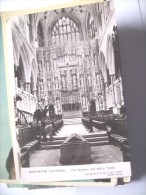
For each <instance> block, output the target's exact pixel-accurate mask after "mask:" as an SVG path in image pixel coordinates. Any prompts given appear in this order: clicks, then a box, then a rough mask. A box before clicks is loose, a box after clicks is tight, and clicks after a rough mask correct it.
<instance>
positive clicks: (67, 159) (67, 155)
mask: <svg viewBox="0 0 146 195" xmlns="http://www.w3.org/2000/svg"><path fill="white" fill-rule="evenodd" d="M59 161H60V163H61V164H64V165H76V164H88V163H91V161H92V158H91V148H90V144H89V143H88V142H87V140H86V139H85V138H83V137H82V136H80V135H78V134H76V133H74V134H72V135H71V136H70V137H68V138H66V140H65V141H64V142H63V143H62V145H61V149H60V160H59Z"/></svg>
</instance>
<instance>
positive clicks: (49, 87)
mask: <svg viewBox="0 0 146 195" xmlns="http://www.w3.org/2000/svg"><path fill="white" fill-rule="evenodd" d="M47 81H48V83H47V84H48V89H49V90H51V79H50V78H48V79H47Z"/></svg>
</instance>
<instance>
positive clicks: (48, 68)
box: [46, 60, 50, 71]
mask: <svg viewBox="0 0 146 195" xmlns="http://www.w3.org/2000/svg"><path fill="white" fill-rule="evenodd" d="M46 66H47V70H49V71H50V63H49V60H47V61H46Z"/></svg>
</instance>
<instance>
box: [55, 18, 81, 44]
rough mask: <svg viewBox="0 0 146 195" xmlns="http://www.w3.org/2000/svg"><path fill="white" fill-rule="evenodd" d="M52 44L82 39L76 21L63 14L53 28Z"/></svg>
mask: <svg viewBox="0 0 146 195" xmlns="http://www.w3.org/2000/svg"><path fill="white" fill-rule="evenodd" d="M51 36H52V45H60V44H67V43H75V42H78V41H79V40H80V37H79V29H78V27H77V25H76V24H75V22H74V21H72V20H71V19H70V18H68V17H65V16H63V17H62V18H60V19H59V20H58V22H56V23H55V25H54V26H53V28H52V34H51Z"/></svg>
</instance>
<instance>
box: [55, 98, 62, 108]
mask: <svg viewBox="0 0 146 195" xmlns="http://www.w3.org/2000/svg"><path fill="white" fill-rule="evenodd" d="M56 105H57V110H58V111H60V108H61V107H60V98H59V97H58V98H56Z"/></svg>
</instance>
